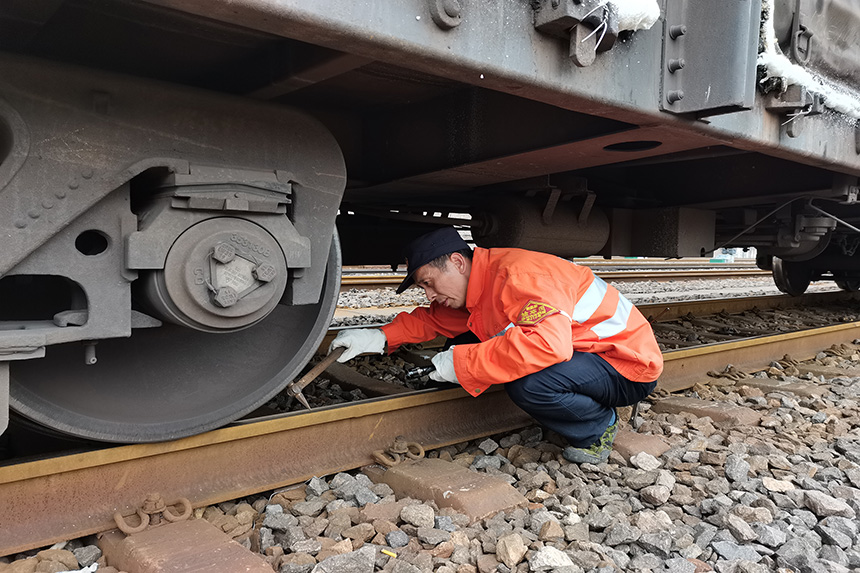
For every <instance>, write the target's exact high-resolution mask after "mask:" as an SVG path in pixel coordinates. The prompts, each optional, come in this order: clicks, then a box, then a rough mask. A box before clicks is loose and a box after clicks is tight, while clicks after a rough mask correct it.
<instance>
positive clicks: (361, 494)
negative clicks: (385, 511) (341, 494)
mask: <svg viewBox="0 0 860 573" xmlns="http://www.w3.org/2000/svg"><path fill="white" fill-rule="evenodd" d="M353 496H354V499H355V503H357V504H358V506H359V507H364V506H365V505H367V504H368V503H377V502H378V501H379V496H378V495H376V494H375V493H373V492H372V491H371V490H370V488H369V487H366V486H363V485H362V486H359V487H357V488H356V489H355V492H354V493H353Z"/></svg>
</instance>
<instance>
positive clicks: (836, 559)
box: [818, 545, 848, 568]
mask: <svg viewBox="0 0 860 573" xmlns="http://www.w3.org/2000/svg"><path fill="white" fill-rule="evenodd" d="M818 558H819V559H821V560H822V561H829V562H831V563H836V564H837V565H839V566H840V567H846V568H847V567H848V556H847V555H845V552H844V551H842V549H840V548H839V547H836V546H835V545H825V546H824V547H822V548H821V551H819V552H818Z"/></svg>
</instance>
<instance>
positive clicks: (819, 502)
mask: <svg viewBox="0 0 860 573" xmlns="http://www.w3.org/2000/svg"><path fill="white" fill-rule="evenodd" d="M803 493H804V498H803V501H804V504H805V505H806V507H808V508H809V509H811V510H812V511H813V513H815V515H817V516H818V517H829V516H831V515H838V516H841V517H848V518H851V519H853V518H854V517H856V516H857V514H856V512H855V511H854V510H853V509H851V506H850V505H848V504H847V503H845V502H844V501H842V500H841V499H836V498H835V497H831V496H829V495H827V494H825V493H822V492H819V491H805V492H803Z"/></svg>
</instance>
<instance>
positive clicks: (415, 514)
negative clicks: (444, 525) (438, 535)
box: [400, 503, 436, 527]
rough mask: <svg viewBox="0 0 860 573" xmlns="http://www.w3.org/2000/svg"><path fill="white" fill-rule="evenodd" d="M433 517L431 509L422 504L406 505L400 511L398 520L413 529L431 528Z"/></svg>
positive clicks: (433, 522) (433, 521) (434, 515)
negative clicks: (413, 527)
mask: <svg viewBox="0 0 860 573" xmlns="http://www.w3.org/2000/svg"><path fill="white" fill-rule="evenodd" d="M435 517H436V513H435V512H434V511H433V508H432V507H430V506H429V505H425V504H423V503H419V504H414V505H407V506H406V507H404V508H403V509H402V510H400V519H402V520H403V521H405V522H406V523H409V524H412V525H414V526H415V527H433V525H434V524H435Z"/></svg>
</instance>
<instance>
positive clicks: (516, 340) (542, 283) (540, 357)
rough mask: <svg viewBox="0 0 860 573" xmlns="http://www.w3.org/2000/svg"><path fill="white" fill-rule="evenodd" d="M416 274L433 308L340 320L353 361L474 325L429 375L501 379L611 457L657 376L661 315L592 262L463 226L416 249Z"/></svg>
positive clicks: (531, 410) (553, 425) (521, 399)
mask: <svg viewBox="0 0 860 573" xmlns="http://www.w3.org/2000/svg"><path fill="white" fill-rule="evenodd" d="M406 255H407V275H406V278H405V279H404V280H403V282H402V283H401V284H400V286H399V287H398V288H397V293H398V294H399V293H401V292H403V291H404V290H406V289H407V288H409V287H410V286H412V285H413V284H415V285H417V286H419V287H421V288H423V289H424V292H425V293H426V294H427V298H428V299H430V306H429V307H420V308H417V309H415V310H413V311H412V312H411V313H401V314H399V315H397V317H395V318H394V320H393V321H392V322H391V323H390V324H387V325H385V326H383V327H382V328H380V329H359V330H346V331H341V332H340V333H339V334H338V336H337V337H336V338H335V340H334V341H333V342H332V344H331V347H332V348H334V347H340V346H343V347H345V348H346V351H345V352H344V353H343V355H342V356H341V357H340V358H339V360H340V361H341V362H345V361H347V360H349V359H351V358H353V357H355V356H357V355H359V354H364V353H378V354H382V353H383V352H385V351H386V349H387V350H388V352H393V351H394V350H396V348H397V347H398V346H399V345H401V344H403V343H407V342H424V341H427V340H432V339H433V338H435V337H436V336H438V335H440V334H441V335H443V336H447V337H449V338H453V337H456V336H459V335H462V334H464V333H467V332H468V331H471V332H472V333H474V335H475V336H476V337H477V338H476V339H475V338H473V340H476V341H477V343H474V344H457V345H455V346H452V347H451V348H450V349H448V350H445V351H443V352H440V353H438V354H437V355H436V356H435V357H433V359H432V362H433V365H434V366H435V367H436V370H435V372H433V373H432V374H431V375H430V377H431V378H432V379H433V380H437V381H447V382H453V383H457V384H460V385H461V386H462V387H463V388H464V389H465V390H466V391H467V392H468V393H469V394H471V395H473V396H478V395H480V394H481V393H482V392H484V391H485V390H486V389H487V388H489V387H490V386H491V385H492V384H504V385H505V389H506V390H507V392H508V395H509V396H510V397H511V399H512V400H513V401H514V403H516V404H517V405H518V406H519V407H520V408H522V409H523V410H525V411H526V412H527V413H528V414H529V415H531V416H532V417H533V418H534V419H535V420H536V421H537V422H539V423H540V424H542V425H544V426H545V427H547V428H549V429H551V430H554V431H556V432H558V433H559V434H560V435H562V436H563V437H564V438H565V439H566V440H567V441H568V443H569V444H570V445H569V446H568V447H566V448H565V449H564V452H563V455H564V457H565V459H567V460H568V461H570V462H574V463H583V462H589V463H599V462H603V461H606V459H607V458H608V457H609V452H610V451H611V450H612V444H613V442H614V440H615V434H616V433H617V431H618V416H617V414H616V412H615V408H616V407H620V406H627V405H631V404H635V403H636V402H638V401H639V400H641V399H643V398H644V397H645V396H647V395H648V394H649V393H650V392H651V391H652V390H653V389H654V387H655V386H656V384H657V382H656V379H657V377H658V376H659V375H660V373H661V372H662V370H663V357H662V354H661V353H660V349H659V348H658V346H657V341H656V340H655V338H654V333H653V331H652V330H651V326H650V325H649V324H648V321H647V320H645V317H644V316H643V315H642V313H640V312H639V310H638V309H637V308H636V307H634V306H633V305H632V304H631V303H630V301H628V300H627V299H626V298H625V297H624V296H623V295H622V294H621V293H619V292H618V291H617V290H616V289H615V288H614V287H612V286H609V285H607V284H606V283H605V282H604V281H603V280H601V279H600V278H598V277H596V276H595V275H594V273H593V272H592V271H591V269H589V268H588V267H585V266H579V265H575V264H574V263H571V262H569V261H566V260H564V259H561V258H559V257H556V256H553V255H548V254H546V253H538V252H534V251H526V250H522V249H483V248H480V247H479V248H476V249H475V250H474V253H473V252H472V250H471V249H470V248H469V246H468V245H467V244H466V242H465V241H464V240H463V239H462V238H461V237H460V235H459V234H458V233H457V232H456V230H455V229H454V228H453V227H444V228H441V229H437V230H435V231H432V232H430V233H428V234H426V235H423V236H421V237H419V238H418V239H416V240H415V241H413V242H412V243H410V244H409V245H408V247H407V248H406Z"/></svg>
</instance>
